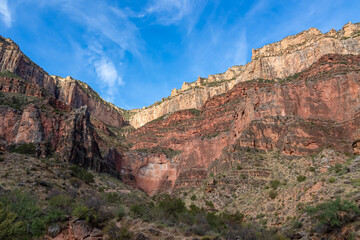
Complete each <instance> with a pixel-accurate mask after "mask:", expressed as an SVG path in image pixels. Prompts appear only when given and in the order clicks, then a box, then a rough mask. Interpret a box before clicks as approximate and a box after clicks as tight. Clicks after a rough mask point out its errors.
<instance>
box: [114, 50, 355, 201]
mask: <svg viewBox="0 0 360 240" xmlns="http://www.w3.org/2000/svg"><path fill="white" fill-rule="evenodd" d="M359 99H360V56H359V55H357V56H355V55H326V56H323V57H322V58H321V59H320V60H319V61H317V62H316V63H315V64H313V65H312V66H311V67H310V68H309V69H307V70H305V71H304V72H303V73H301V74H300V75H299V76H297V77H296V78H292V79H288V80H287V81H282V82H277V81H275V80H268V81H262V80H260V81H259V80H257V81H255V80H254V81H247V82H240V83H238V84H237V85H236V86H235V87H233V89H231V90H230V91H229V92H228V93H226V94H223V95H218V96H215V97H213V98H211V99H210V100H208V101H206V102H205V104H204V105H203V107H202V108H201V111H194V110H183V111H179V112H176V113H173V114H171V115H169V116H168V117H167V118H164V119H159V120H157V121H154V122H151V123H149V124H146V125H145V126H143V127H141V128H139V129H137V130H136V131H134V132H132V133H131V134H130V135H129V136H128V137H127V140H128V141H131V142H133V144H134V145H133V148H132V150H135V151H136V150H138V151H142V152H143V151H144V149H149V150H148V153H140V154H139V153H131V152H130V153H129V154H125V156H124V157H123V158H122V159H121V160H119V161H120V162H121V163H118V164H117V166H118V171H119V172H121V173H123V174H124V175H127V176H129V175H131V176H132V177H128V178H126V179H125V180H126V181H127V182H135V185H137V186H139V187H141V188H142V189H143V190H144V191H146V192H147V193H149V194H155V193H157V192H162V191H172V190H174V189H177V188H183V187H188V186H196V185H197V184H199V183H200V182H201V180H202V179H204V178H205V177H207V176H208V174H209V169H211V167H212V166H213V165H214V164H215V163H216V164H218V165H226V164H227V163H228V162H231V159H228V158H229V156H230V155H229V154H227V153H229V152H232V151H235V149H238V148H245V149H246V148H248V147H249V148H256V149H263V150H271V149H277V150H279V151H280V152H281V153H282V154H286V155H295V156H299V155H303V154H309V153H314V152H316V151H318V150H319V149H321V148H324V147H330V148H332V149H336V150H338V151H342V152H351V151H352V143H353V142H354V141H356V140H358V136H359V134H358V133H359V130H360V128H359V120H360V118H359V116H360V112H359V110H358V109H359V108H360V100H359ZM167 149H172V150H174V151H176V153H177V154H176V155H175V154H174V155H173V156H168V157H166V158H165V155H166V151H170V150H167ZM155 152H158V153H155ZM164 154H165V155H164Z"/></svg>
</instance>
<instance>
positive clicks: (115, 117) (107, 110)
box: [0, 36, 126, 127]
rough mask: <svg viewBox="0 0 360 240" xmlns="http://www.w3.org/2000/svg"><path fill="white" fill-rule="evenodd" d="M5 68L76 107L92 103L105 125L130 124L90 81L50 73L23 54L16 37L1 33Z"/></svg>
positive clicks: (0, 49) (0, 52) (92, 109)
mask: <svg viewBox="0 0 360 240" xmlns="http://www.w3.org/2000/svg"><path fill="white" fill-rule="evenodd" d="M5 71H9V72H12V73H15V74H17V75H18V76H19V77H21V78H22V79H24V80H25V81H28V82H30V83H33V84H36V85H38V86H39V87H42V88H44V89H46V90H47V91H48V92H49V94H50V95H52V96H53V97H54V98H56V99H57V100H60V101H62V102H65V103H66V104H68V105H70V106H71V107H73V108H79V107H81V106H85V105H86V106H88V110H89V112H90V113H91V114H92V115H93V116H94V117H96V118H98V119H99V120H101V121H102V122H104V123H105V124H108V125H111V126H115V127H122V126H124V125H125V124H126V121H125V119H124V118H123V117H122V114H121V113H122V111H121V110H120V109H119V108H117V107H116V106H114V105H113V104H111V103H108V102H106V101H104V100H103V99H102V98H101V97H100V96H99V94H97V93H96V92H95V91H94V90H93V89H91V88H90V87H89V86H88V85H87V84H86V83H83V82H81V81H79V80H74V79H72V78H71V77H67V78H61V77H57V76H50V75H49V74H48V73H47V72H45V71H44V70H43V69H42V68H40V67H39V66H38V65H36V64H35V63H34V62H32V61H31V60H30V59H29V58H28V57H27V56H26V55H25V54H24V53H22V52H21V50H20V48H19V46H18V45H16V44H15V43H14V42H13V41H12V40H10V39H6V38H3V37H1V36H0V72H5Z"/></svg>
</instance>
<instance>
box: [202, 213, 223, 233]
mask: <svg viewBox="0 0 360 240" xmlns="http://www.w3.org/2000/svg"><path fill="white" fill-rule="evenodd" d="M206 221H207V222H208V224H209V225H210V227H211V228H212V230H214V231H216V232H220V231H221V229H222V228H223V225H224V223H223V221H222V220H221V218H220V217H219V216H218V215H216V214H215V213H207V214H206Z"/></svg>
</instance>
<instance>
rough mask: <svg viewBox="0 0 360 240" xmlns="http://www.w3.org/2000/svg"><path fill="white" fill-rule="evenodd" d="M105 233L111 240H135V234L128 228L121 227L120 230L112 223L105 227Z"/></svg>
mask: <svg viewBox="0 0 360 240" xmlns="http://www.w3.org/2000/svg"><path fill="white" fill-rule="evenodd" d="M104 232H105V233H106V234H107V235H108V236H109V240H118V239H121V240H131V239H134V234H133V233H132V232H130V231H129V227H128V226H121V227H120V228H119V227H117V226H116V225H115V223H114V222H111V223H110V224H109V225H108V226H106V227H105V229H104Z"/></svg>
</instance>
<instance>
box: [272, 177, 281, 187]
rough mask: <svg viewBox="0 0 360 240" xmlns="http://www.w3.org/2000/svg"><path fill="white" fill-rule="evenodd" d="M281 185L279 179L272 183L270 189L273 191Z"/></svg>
mask: <svg viewBox="0 0 360 240" xmlns="http://www.w3.org/2000/svg"><path fill="white" fill-rule="evenodd" d="M279 185H280V181H279V180H277V179H276V180H272V181H270V187H271V188H273V189H277V188H278V187H279Z"/></svg>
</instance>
